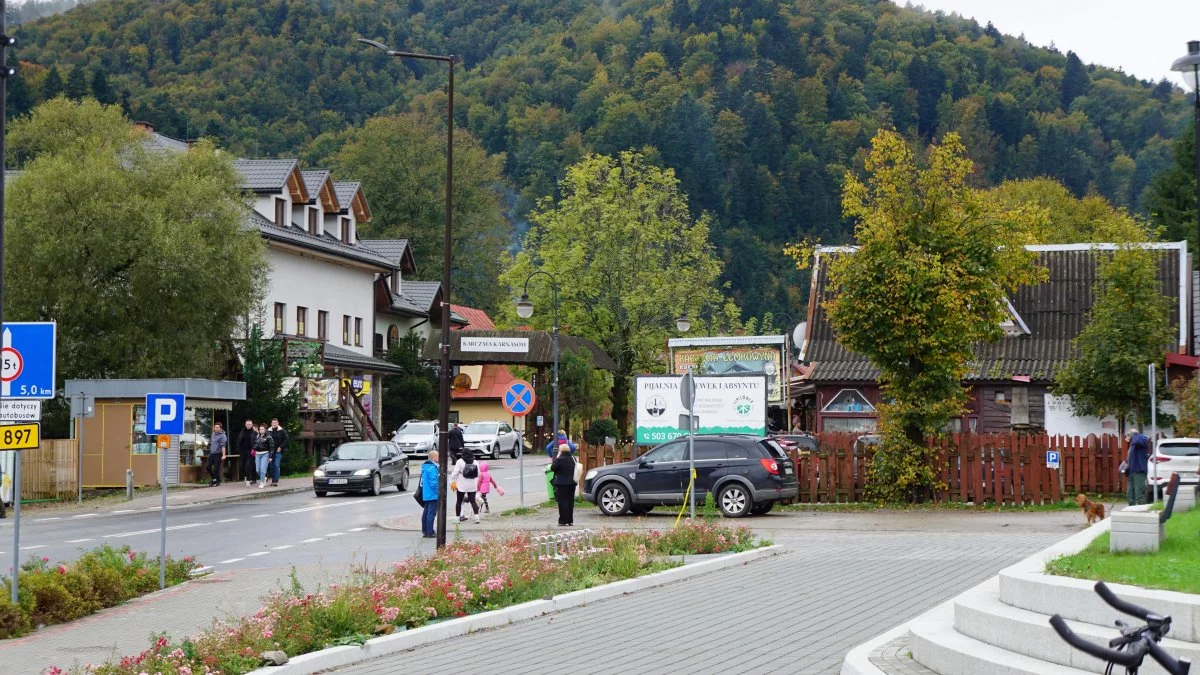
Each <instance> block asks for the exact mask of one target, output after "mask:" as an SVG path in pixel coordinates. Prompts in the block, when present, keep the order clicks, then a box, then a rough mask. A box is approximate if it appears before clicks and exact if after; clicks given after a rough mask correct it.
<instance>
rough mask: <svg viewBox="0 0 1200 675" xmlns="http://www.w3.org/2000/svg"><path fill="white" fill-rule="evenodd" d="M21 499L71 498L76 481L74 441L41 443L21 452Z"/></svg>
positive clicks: (60, 440)
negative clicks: (34, 447) (36, 447)
mask: <svg viewBox="0 0 1200 675" xmlns="http://www.w3.org/2000/svg"><path fill="white" fill-rule="evenodd" d="M20 452H21V499H22V501H23V500H26V499H67V498H74V497H75V494H76V485H77V481H78V469H77V468H76V459H77V453H76V452H75V441H73V440H71V439H54V440H43V441H42V444H41V447H39V448H38V449H36V450H21V451H20Z"/></svg>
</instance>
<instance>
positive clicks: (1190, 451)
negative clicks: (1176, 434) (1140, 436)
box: [1158, 443, 1200, 457]
mask: <svg viewBox="0 0 1200 675" xmlns="http://www.w3.org/2000/svg"><path fill="white" fill-rule="evenodd" d="M1158 454H1160V455H1167V456H1170V457H1200V445H1197V444H1196V443H1162V444H1160V445H1159V446H1158Z"/></svg>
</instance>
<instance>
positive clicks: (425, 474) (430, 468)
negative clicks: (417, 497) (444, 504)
mask: <svg viewBox="0 0 1200 675" xmlns="http://www.w3.org/2000/svg"><path fill="white" fill-rule="evenodd" d="M417 489H418V490H420V491H421V499H422V501H423V503H422V504H421V508H422V509H423V510H422V511H421V535H422V536H423V537H425V538H426V539H430V538H432V537H436V536H437V530H435V529H434V521H435V520H436V519H437V510H438V451H437V450H430V451H429V457H428V458H427V459H426V460H425V462H424V463H423V464H421V482H420V484H419V485H418V486H417Z"/></svg>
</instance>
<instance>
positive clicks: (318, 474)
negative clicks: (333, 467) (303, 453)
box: [313, 469, 325, 478]
mask: <svg viewBox="0 0 1200 675" xmlns="http://www.w3.org/2000/svg"><path fill="white" fill-rule="evenodd" d="M324 477H325V472H324V471H322V470H320V469H317V470H316V471H314V472H313V478H324Z"/></svg>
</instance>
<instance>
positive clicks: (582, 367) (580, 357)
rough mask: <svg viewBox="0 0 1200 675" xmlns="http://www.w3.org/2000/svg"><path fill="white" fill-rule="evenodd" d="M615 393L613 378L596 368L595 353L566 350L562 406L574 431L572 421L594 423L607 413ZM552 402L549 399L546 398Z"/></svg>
mask: <svg viewBox="0 0 1200 675" xmlns="http://www.w3.org/2000/svg"><path fill="white" fill-rule="evenodd" d="M611 391H612V375H611V374H610V373H609V372H608V371H605V370H600V369H598V368H596V365H595V362H594V360H593V359H592V353H591V352H589V351H588V350H586V349H580V350H579V351H578V352H575V351H571V350H570V349H567V350H563V352H562V353H561V354H559V359H558V396H559V407H560V410H561V412H562V416H563V418H564V419H565V420H566V429H567V432H568V433H569V432H570V431H571V421H572V420H578V421H580V422H583V423H585V424H586V423H587V422H590V421H591V420H593V419H595V418H596V417H597V416H599V415H600V414H601V413H603V412H604V407H605V405H607V404H608V402H609V400H608V396H609V393H610V392H611ZM543 400H549V399H543Z"/></svg>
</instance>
